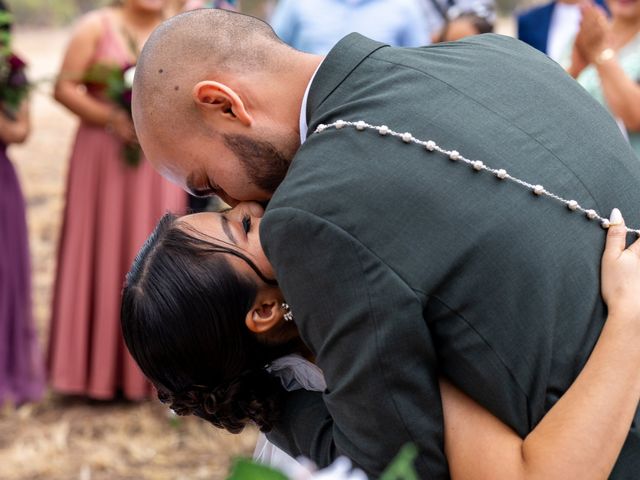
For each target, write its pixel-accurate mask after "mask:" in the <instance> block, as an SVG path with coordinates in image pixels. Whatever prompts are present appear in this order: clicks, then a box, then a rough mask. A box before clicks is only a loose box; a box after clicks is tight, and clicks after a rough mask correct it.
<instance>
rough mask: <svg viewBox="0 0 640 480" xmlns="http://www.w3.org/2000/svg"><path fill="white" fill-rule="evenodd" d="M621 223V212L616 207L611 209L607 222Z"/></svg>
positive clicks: (612, 223)
mask: <svg viewBox="0 0 640 480" xmlns="http://www.w3.org/2000/svg"><path fill="white" fill-rule="evenodd" d="M621 223H622V213H620V210H618V209H617V208H614V209H613V210H611V215H609V224H610V225H620V224H621Z"/></svg>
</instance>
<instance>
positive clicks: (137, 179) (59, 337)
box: [47, 0, 186, 400]
mask: <svg viewBox="0 0 640 480" xmlns="http://www.w3.org/2000/svg"><path fill="white" fill-rule="evenodd" d="M166 3H167V2H166V0H124V1H120V2H117V3H114V4H113V5H112V6H110V7H106V8H102V9H99V10H96V11H93V12H89V13H88V14H86V15H85V16H84V17H82V18H81V19H80V21H79V22H78V25H77V27H76V29H75V32H74V33H73V35H72V38H71V42H70V44H69V46H68V48H67V52H66V55H65V58H64V61H63V64H62V68H61V71H60V75H59V77H58V81H57V83H56V85H55V98H56V100H57V101H58V102H60V103H61V104H62V105H64V106H65V107H67V108H68V109H69V110H71V111H72V112H73V113H75V114H76V115H77V116H78V117H79V120H80V126H79V128H78V133H77V136H76V140H75V144H74V147H73V152H72V155H71V161H70V166H69V177H68V185H67V195H66V208H65V213H64V224H63V228H62V235H61V240H60V246H59V253H58V270H57V276H56V283H55V290H54V298H53V311H52V323H51V334H50V339H49V352H48V362H47V363H48V370H49V375H50V379H51V386H52V388H53V390H54V391H56V392H59V393H63V394H74V395H82V396H87V397H90V398H94V399H103V400H109V399H114V398H119V397H124V398H126V399H129V400H141V399H144V398H146V397H147V396H149V394H150V392H151V387H150V385H149V384H148V383H147V381H146V380H145V379H144V377H143V376H142V374H141V373H140V371H139V370H138V367H137V366H136V365H135V363H134V362H133V360H132V359H131V358H130V357H129V354H128V353H127V351H126V349H125V348H124V344H123V341H122V335H121V334H120V322H119V318H120V316H119V315H120V311H119V308H120V291H121V289H122V284H123V281H124V276H125V274H126V272H127V267H128V265H129V264H130V263H131V261H132V260H133V258H134V256H135V254H136V252H137V250H138V249H139V248H140V246H141V245H142V244H143V243H144V241H145V239H146V237H147V235H148V234H149V233H150V232H151V231H152V230H153V227H154V225H155V223H156V221H157V220H158V219H159V218H160V217H161V216H162V215H163V214H164V213H165V212H166V211H173V212H180V211H183V210H184V209H185V203H186V199H185V195H184V192H183V191H181V190H179V189H178V188H176V187H174V186H172V185H170V184H169V183H167V182H166V181H165V180H163V179H162V178H161V177H160V176H159V175H158V174H157V173H155V171H154V170H153V169H152V168H151V166H150V165H149V164H148V163H147V162H146V161H145V160H144V159H141V162H140V163H139V164H138V165H137V166H132V165H131V164H130V162H129V161H128V160H127V159H126V158H124V155H123V152H124V149H123V147H124V146H125V145H127V144H129V145H131V144H135V143H136V137H135V131H134V128H133V123H132V121H131V117H130V115H129V112H127V111H126V110H125V109H123V108H122V107H120V106H119V105H118V104H117V103H118V102H113V101H110V100H108V99H107V95H106V93H107V92H106V88H104V86H103V88H99V87H96V84H97V82H96V79H95V78H93V77H94V73H95V72H98V71H100V69H98V68H96V65H97V66H100V67H101V68H103V69H104V67H105V66H108V67H110V68H112V69H122V70H124V69H125V68H126V67H127V66H128V65H132V64H135V62H136V60H137V56H138V54H139V52H140V50H141V49H142V46H143V44H144V42H145V40H146V39H147V37H148V36H149V35H150V34H151V32H152V30H153V29H154V28H155V27H156V26H158V25H159V24H160V23H161V22H162V20H163V19H164V12H165V11H164V8H165V7H166V5H165V4H166ZM89 76H91V77H92V78H91V82H90V83H89V82H88V81H87V80H88V77H89ZM98 84H99V82H98Z"/></svg>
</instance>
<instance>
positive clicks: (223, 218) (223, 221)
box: [220, 215, 238, 245]
mask: <svg viewBox="0 0 640 480" xmlns="http://www.w3.org/2000/svg"><path fill="white" fill-rule="evenodd" d="M220 223H221V224H222V231H223V232H224V233H225V235H226V236H227V237H228V238H229V240H231V242H232V243H233V244H234V245H238V242H237V241H236V237H234V236H233V232H232V231H231V228H229V219H228V218H227V217H226V216H225V215H220Z"/></svg>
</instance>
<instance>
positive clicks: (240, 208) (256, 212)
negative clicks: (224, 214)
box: [229, 202, 264, 220]
mask: <svg viewBox="0 0 640 480" xmlns="http://www.w3.org/2000/svg"><path fill="white" fill-rule="evenodd" d="M229 213H230V214H231V215H233V216H237V217H238V220H240V219H241V218H242V217H243V216H244V215H246V214H249V215H250V216H252V217H256V218H262V216H263V215H264V208H263V207H262V205H260V204H259V203H257V202H239V203H237V204H236V206H235V207H233V209H232V210H231V212H229Z"/></svg>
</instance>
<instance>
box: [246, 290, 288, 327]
mask: <svg viewBox="0 0 640 480" xmlns="http://www.w3.org/2000/svg"><path fill="white" fill-rule="evenodd" d="M281 303H282V302H281V301H279V300H278V299H276V298H274V297H270V298H260V297H258V298H256V301H255V302H254V304H253V306H252V307H251V309H250V310H249V312H248V313H247V316H246V317H245V324H246V325H247V328H248V329H249V330H250V331H252V332H253V333H266V332H268V331H269V330H271V329H272V328H274V327H275V326H276V325H278V324H279V323H281V322H282V321H283V320H282V319H283V317H284V311H283V310H282V308H281V307H280V305H281Z"/></svg>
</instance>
